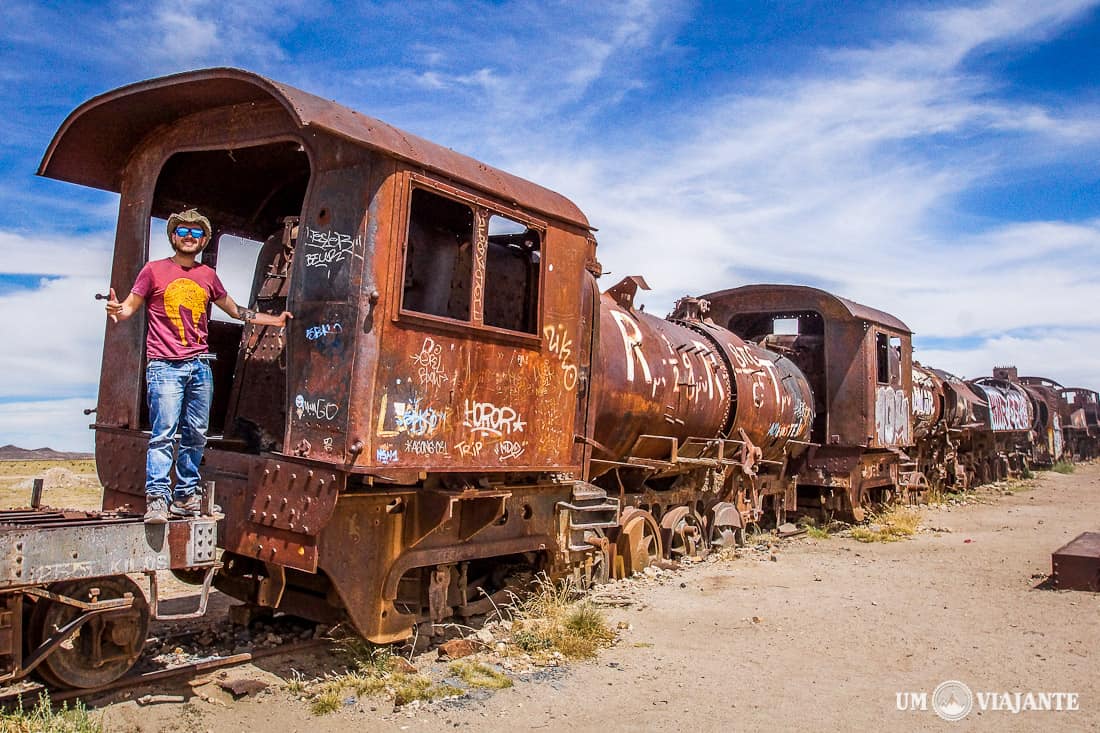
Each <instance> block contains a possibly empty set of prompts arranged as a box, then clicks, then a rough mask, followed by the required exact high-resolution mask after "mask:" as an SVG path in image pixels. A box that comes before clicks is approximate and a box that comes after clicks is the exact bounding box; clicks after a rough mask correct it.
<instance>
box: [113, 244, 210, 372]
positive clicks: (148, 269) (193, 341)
mask: <svg viewBox="0 0 1100 733" xmlns="http://www.w3.org/2000/svg"><path fill="white" fill-rule="evenodd" d="M131 292H134V293H137V294H138V295H140V296H141V297H142V298H144V299H145V305H146V312H147V313H148V315H149V330H148V332H147V333H146V336H145V353H146V356H148V358H150V359H189V358H191V357H193V356H198V355H199V354H205V353H206V333H207V327H206V318H207V316H206V309H207V307H208V305H209V304H210V302H211V301H215V300H221V299H222V298H223V297H225V287H224V286H223V285H222V281H221V280H219V279H218V273H216V272H214V268H212V267H207V266H206V265H202V264H195V265H194V266H193V267H181V266H179V265H177V264H176V263H175V262H173V261H172V259H171V258H168V259H164V260H155V261H153V262H148V263H146V265H145V267H143V268H141V272H140V273H138V276H137V280H136V281H135V282H134V287H133V288H131Z"/></svg>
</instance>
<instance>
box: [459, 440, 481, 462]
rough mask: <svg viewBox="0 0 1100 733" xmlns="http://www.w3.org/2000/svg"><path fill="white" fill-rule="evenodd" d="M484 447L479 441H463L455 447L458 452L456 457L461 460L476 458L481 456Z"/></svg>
mask: <svg viewBox="0 0 1100 733" xmlns="http://www.w3.org/2000/svg"><path fill="white" fill-rule="evenodd" d="M483 447H484V445H483V444H482V442H481V441H480V440H472V441H470V442H468V443H467V442H466V441H463V442H461V443H459V444H458V445H456V446H455V448H456V449H457V450H458V455H459V456H460V457H462V458H471V457H472V458H477V457H478V456H480V455H481V449H482V448H483Z"/></svg>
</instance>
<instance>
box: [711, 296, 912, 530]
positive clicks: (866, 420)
mask: <svg viewBox="0 0 1100 733" xmlns="http://www.w3.org/2000/svg"><path fill="white" fill-rule="evenodd" d="M704 298H705V299H706V300H707V301H709V302H710V308H711V315H712V318H713V319H714V321H715V322H716V323H718V324H719V325H721V326H723V327H725V328H728V329H729V330H731V331H733V332H734V333H736V334H738V335H739V336H741V337H742V338H745V339H747V340H750V341H754V342H757V343H759V344H761V345H762V346H764V347H765V348H769V349H773V350H776V351H778V352H780V353H782V354H784V355H786V356H787V357H788V358H789V359H790V360H791V361H792V362H794V364H795V365H796V366H797V367H798V368H799V369H800V370H801V372H802V373H803V374H805V375H806V378H807V379H808V380H809V383H810V388H811V390H812V393H813V395H814V401H815V403H814V406H813V407H814V410H813V412H814V415H815V418H814V421H813V424H812V429H811V432H810V438H809V440H810V442H811V443H812V445H811V446H810V447H809V449H808V450H807V451H806V453H805V457H804V460H803V462H802V464H801V466H800V468H801V471H800V473H799V476H798V492H799V501H800V502H801V506H802V508H803V509H805V510H813V511H816V512H822V511H824V512H826V513H831V514H835V515H837V516H848V517H853V518H855V519H856V520H857V521H858V520H862V519H863V517H864V515H865V512H866V508H867V507H868V506H869V505H873V504H876V503H882V502H886V501H889V500H890V499H891V498H892V497H894V496H895V495H896V494H898V493H899V492H900V493H902V494H907V493H909V492H910V491H921V490H922V489H923V486H924V482H923V479H922V477H921V474H920V472H919V471H917V470H916V464H915V462H914V461H913V460H912V458H911V457H910V456H909V454H908V453H907V452H906V451H907V450H908V449H909V448H910V447H911V446H912V445H913V415H912V410H911V407H910V405H911V401H912V395H913V381H912V380H913V371H912V353H913V348H912V341H911V332H910V330H909V328H908V327H907V326H906V325H905V324H904V323H902V322H901V321H900V320H898V319H897V318H895V317H894V316H892V315H890V314H888V313H884V312H882V311H879V310H876V309H874V308H869V307H867V306H865V305H861V304H859V303H855V302H852V301H850V300H847V299H845V298H840V297H838V296H835V295H832V294H831V293H827V292H825V291H823V290H818V289H816V288H810V287H804V286H798V285H747V286H744V287H740V288H734V289H732V290H724V291H721V292H718V293H712V294H710V295H706V296H704Z"/></svg>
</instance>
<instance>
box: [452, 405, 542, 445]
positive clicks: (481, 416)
mask: <svg viewBox="0 0 1100 733" xmlns="http://www.w3.org/2000/svg"><path fill="white" fill-rule="evenodd" d="M465 418H466V419H465V422H464V423H463V424H464V425H465V426H466V427H468V428H470V430H471V432H473V433H475V434H477V435H481V436H490V437H495V438H499V437H501V436H504V435H512V434H513V433H522V432H523V430H524V428H526V427H527V423H525V422H523V420H521V419H520V416H519V415H517V414H516V411H515V410H514V409H512V408H511V407H497V406H496V405H494V404H493V403H492V402H470V400H466V411H465Z"/></svg>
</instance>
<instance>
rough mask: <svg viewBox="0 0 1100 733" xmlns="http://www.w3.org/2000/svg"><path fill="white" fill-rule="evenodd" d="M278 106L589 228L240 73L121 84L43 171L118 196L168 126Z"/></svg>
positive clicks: (564, 202)
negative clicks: (199, 115)
mask: <svg viewBox="0 0 1100 733" xmlns="http://www.w3.org/2000/svg"><path fill="white" fill-rule="evenodd" d="M271 101H274V102H277V103H278V104H279V105H281V106H282V107H283V108H284V109H285V110H286V112H287V114H288V115H289V116H290V118H291V119H292V120H293V122H294V123H295V124H296V125H297V126H298V127H301V128H306V127H312V128H315V129H319V130H324V131H325V132H328V133H330V134H333V135H338V136H340V137H343V138H345V139H347V140H350V141H351V142H353V143H357V144H360V145H362V146H364V147H368V148H373V149H375V150H379V151H381V152H383V153H386V154H388V155H393V156H395V157H397V158H401V159H402V160H405V161H408V162H409V163H412V164H413V165H417V166H421V167H423V168H425V169H428V170H431V171H434V172H436V173H438V174H442V175H444V176H447V177H449V178H451V179H454V180H456V181H459V182H461V183H464V184H466V185H468V186H472V187H474V188H478V189H481V190H483V191H486V192H489V193H492V194H494V195H496V196H499V197H502V198H504V199H506V200H507V201H508V203H515V204H518V205H521V206H523V207H525V208H529V209H533V210H535V211H537V212H539V213H542V214H545V215H547V216H551V217H554V218H557V219H561V220H564V221H568V222H572V223H573V224H577V225H579V226H581V227H584V228H586V229H587V228H589V224H588V219H587V218H586V217H585V215H584V214H583V213H582V212H581V210H580V209H578V208H577V206H576V205H575V204H573V202H572V201H570V200H569V199H567V198H565V197H564V196H562V195H561V194H558V193H555V192H554V191H551V190H549V189H546V188H543V187H542V186H539V185H537V184H534V183H531V182H530V181H527V180H524V179H522V178H519V177H518V176H514V175H512V174H510V173H505V172H504V171H502V170H498V169H496V168H493V167H491V166H488V165H485V164H484V163H481V162H478V161H477V160H474V159H473V158H470V157H468V156H465V155H462V154H461V153H456V152H455V151H454V150H451V149H450V148H445V147H443V146H441V145H437V144H436V143H433V142H429V141H428V140H425V139H423V138H420V137H417V136H416V135H411V134H409V133H407V132H404V131H402V130H399V129H397V128H396V127H393V126H392V125H388V124H386V123H385V122H381V121H380V120H376V119H374V118H373V117H367V116H366V115H363V114H360V113H359V112H356V111H355V110H352V109H349V108H347V107H344V106H343V105H340V104H337V103H336V102H333V101H329V100H326V99H321V98H320V97H317V96H315V95H313V94H309V93H308V92H303V91H301V90H299V89H295V88H294V87H290V86H287V85H285V84H280V83H279V82H276V81H272V80H270V79H266V78H264V77H262V76H259V75H258V74H254V73H252V72H250V71H244V70H241V69H231V68H217V69H203V70H200V71H188V72H184V73H182V74H174V75H172V76H165V77H161V78H158V79H150V80H148V81H142V82H138V83H136V84H131V85H129V86H125V87H121V88H119V89H116V90H114V91H111V92H107V93H106V94H101V95H100V96H98V97H95V98H93V99H90V100H89V101H87V102H85V103H84V104H82V105H81V106H80V107H78V108H77V109H76V110H74V111H73V113H72V114H70V115H69V117H68V118H67V119H66V120H65V122H64V123H63V124H62V125H61V128H60V129H59V130H58V132H57V134H56V135H55V136H54V139H53V141H52V142H51V143H50V147H49V148H48V149H47V151H46V154H45V156H44V157H43V158H42V163H41V165H40V166H39V168H38V174H39V175H41V176H47V177H49V178H56V179H59V180H63V181H69V182H71V183H79V184H82V185H85V186H92V187H94V188H100V189H104V190H107V191H114V192H118V191H119V188H120V179H121V175H122V170H123V168H124V167H125V165H126V161H127V160H128V159H129V157H130V154H131V153H132V152H133V150H134V148H135V147H136V146H137V145H138V144H139V143H140V142H141V140H142V139H144V138H145V136H147V135H148V134H150V133H151V132H153V131H154V130H155V129H156V128H158V127H160V126H161V125H166V124H171V123H172V122H175V121H176V120H178V119H180V118H182V117H184V116H186V115H189V114H192V113H194V112H196V111H199V110H203V109H210V108H215V107H222V106H229V105H236V104H247V103H254V104H256V103H264V102H271Z"/></svg>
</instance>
